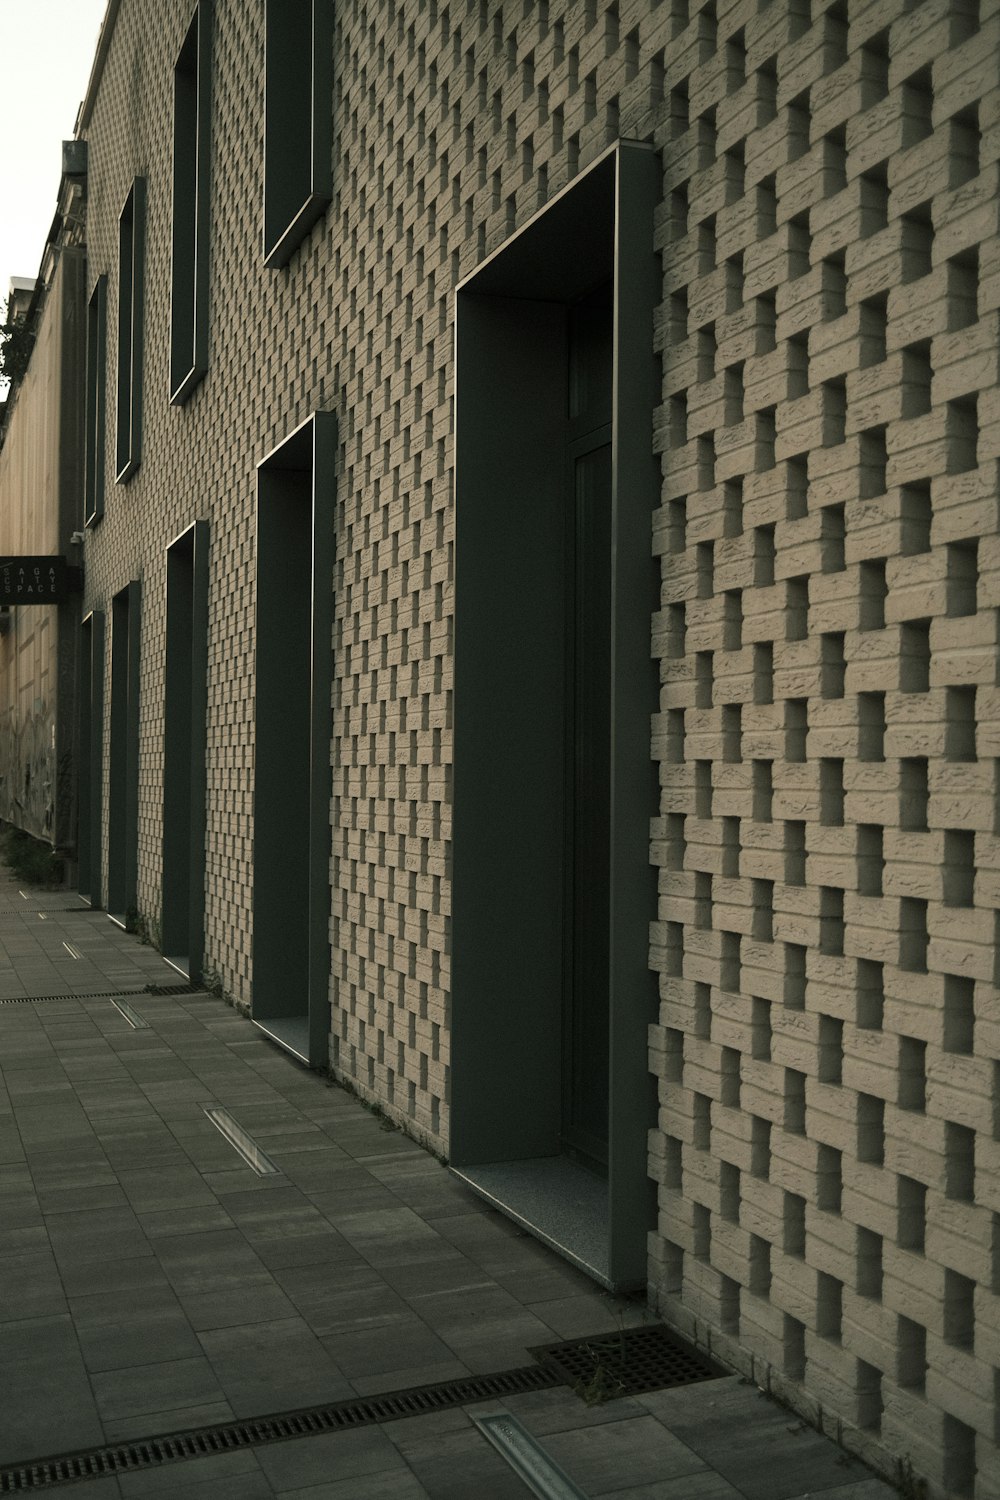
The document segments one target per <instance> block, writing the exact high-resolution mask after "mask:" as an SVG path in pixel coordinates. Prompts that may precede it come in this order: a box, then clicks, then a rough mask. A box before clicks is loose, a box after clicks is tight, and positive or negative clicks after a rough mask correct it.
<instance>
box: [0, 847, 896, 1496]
mask: <svg viewBox="0 0 1000 1500" xmlns="http://www.w3.org/2000/svg"><path fill="white" fill-rule="evenodd" d="M75 905H76V903H75V900H74V898H73V897H72V896H71V895H68V894H67V893H65V892H54V893H53V892H27V899H25V897H24V896H22V895H21V894H19V893H18V890H17V886H16V884H15V883H14V882H12V881H11V880H10V879H9V878H8V877H7V876H6V875H3V874H0V1370H2V1371H3V1386H4V1395H3V1403H2V1407H0V1464H11V1463H14V1462H16V1461H20V1460H26V1459H32V1458H41V1457H45V1456H49V1455H52V1454H56V1453H63V1452H67V1451H71V1450H77V1449H80V1448H84V1447H88V1446H93V1445H98V1444H102V1443H105V1442H109V1441H117V1440H119V1439H123V1440H131V1439H138V1438H145V1437H149V1436H151V1435H153V1434H156V1433H164V1432H170V1431H174V1430H177V1429H181V1428H187V1427H193V1426H200V1425H204V1424H209V1423H214V1422H221V1421H225V1420H228V1419H230V1418H233V1417H247V1416H253V1415H262V1414H266V1413H270V1412H277V1411H282V1410H287V1409H290V1408H295V1407H301V1406H305V1405H309V1404H314V1403H315V1404H318V1403H321V1402H329V1401H336V1400H339V1399H341V1398H345V1397H351V1396H355V1395H360V1396H366V1395H371V1394H373V1393H375V1392H380V1391H389V1390H394V1389H398V1388H400V1387H405V1386H412V1385H419V1384H424V1383H426V1382H430V1381H436V1380H445V1379H450V1378H452V1377H454V1376H459V1375H463V1374H467V1373H470V1372H472V1373H480V1372H491V1371H497V1370H502V1369H507V1368H512V1367H515V1366H521V1365H526V1364H530V1363H531V1359H530V1356H529V1355H528V1353H527V1349H528V1348H529V1347H530V1346H531V1345H535V1344H543V1343H548V1342H552V1341H553V1340H555V1339H562V1338H572V1337H577V1336H582V1335H586V1334H593V1333H600V1332H606V1331H612V1330H615V1329H617V1328H618V1327H620V1326H621V1325H622V1324H626V1325H630V1324H634V1323H637V1322H642V1321H644V1320H646V1319H647V1316H648V1315H647V1314H646V1312H645V1309H644V1307H643V1306H642V1304H641V1302H638V1301H634V1300H633V1301H630V1300H627V1299H621V1298H615V1297H611V1296H610V1295H608V1294H606V1293H604V1292H602V1291H601V1290H600V1289H599V1288H597V1287H595V1286H594V1284H593V1283H592V1282H590V1281H589V1280H588V1279H587V1278H586V1277H584V1276H583V1275H581V1274H580V1273H578V1272H577V1271H575V1270H574V1269H573V1268H572V1267H570V1266H569V1265H567V1264H566V1263H564V1262H563V1261H561V1260H560V1259H559V1258H558V1257H557V1256H556V1255H554V1254H552V1253H551V1252H550V1251H548V1250H547V1249H546V1248H545V1247H544V1246H542V1245H540V1244H538V1243H537V1242H536V1241H534V1240H533V1239H532V1238H530V1237H529V1236H526V1235H524V1234H523V1233H522V1232H521V1231H520V1230H519V1229H518V1228H517V1227H516V1226H515V1225H513V1224H511V1223H510V1222H508V1221H507V1220H506V1219H504V1218H503V1217H502V1216H501V1215H498V1214H497V1213H495V1212H493V1211H491V1210H490V1209H488V1208H487V1207H486V1206H485V1205H484V1204H483V1203H482V1202H481V1201H480V1200H479V1199H477V1198H476V1197H474V1196H473V1195H472V1194H471V1193H469V1191H468V1190H467V1189H465V1188H464V1187H462V1186H461V1185H460V1184H459V1183H458V1182H457V1181H456V1180H455V1179H454V1178H452V1177H451V1176H450V1174H449V1173H448V1172H447V1171H446V1170H445V1169H444V1168H442V1167H441V1166H440V1164H439V1163H438V1162H437V1161H436V1160H434V1158H432V1157H431V1156H430V1155H428V1154H427V1153H426V1152H424V1151H423V1150H421V1149H420V1148H419V1147H418V1146H416V1145H415V1144H414V1143H413V1142H411V1141H409V1140H408V1139H407V1138H406V1137H405V1136H403V1135H402V1134H401V1133H399V1132H398V1131H395V1130H387V1129H385V1128H384V1126H383V1125H382V1123H381V1122H380V1121H379V1119H378V1118H377V1117H376V1116H374V1115H373V1114H371V1113H370V1112H368V1111H366V1110H365V1109H363V1108H362V1107H361V1106H360V1105H359V1104H358V1103H357V1101H356V1100H354V1099H353V1098H352V1097H351V1096H350V1095H348V1094H347V1093H345V1092H344V1091H343V1090H341V1089H339V1088H337V1087H335V1086H331V1085H330V1084H329V1083H327V1082H326V1081H325V1080H324V1079H322V1078H321V1077H319V1076H318V1075H316V1074H313V1073H310V1072H308V1071H307V1070H305V1069H303V1068H301V1067H299V1066H298V1065H297V1064H296V1063H295V1062H294V1061H293V1060H292V1059H291V1058H289V1057H287V1056H286V1055H285V1054H284V1053H282V1052H281V1051H280V1050H278V1049H277V1048H276V1047H274V1046H273V1045H272V1044H271V1043H270V1042H268V1041H267V1040H265V1039H264V1037H263V1036H262V1035H261V1033H260V1032H258V1031H257V1030H256V1028H254V1027H253V1026H252V1025H251V1023H250V1022H248V1021H246V1020H244V1019H243V1018H242V1017H240V1016H239V1015H238V1014H236V1013H235V1012H234V1011H233V1010H231V1009H229V1008H228V1007H227V1006H226V1005H225V1004H224V1003H223V1002H222V1001H220V1000H217V999H215V998H214V997H212V996H210V995H204V994H201V995H181V996H177V995H162V996H160V995H151V994H147V993H141V991H142V989H143V987H144V986H146V985H149V984H159V985H170V984H176V983H177V982H178V976H177V974H176V972H175V971H174V970H173V969H171V968H170V967H169V966H168V965H167V964H166V963H165V962H164V961H163V960H162V959H161V958H160V957H159V955H157V954H156V953H155V952H154V951H153V950H152V949H150V948H148V947H143V945H142V944H141V943H140V942H139V941H138V939H136V938H135V937H132V936H130V935H128V934H125V933H123V932H122V931H121V930H120V929H119V928H117V927H116V926H115V925H114V924H113V923H112V922H111V921H110V920H109V919H108V917H107V916H106V915H104V914H103V913H101V912H92V911H90V910H88V909H87V908H86V907H83V906H82V905H81V906H80V908H79V910H76V909H69V910H67V909H66V908H73V907H75ZM110 992H117V993H120V994H124V995H127V997H128V1004H129V1005H130V1006H131V1007H132V1008H133V1009H134V1011H135V1012H137V1013H138V1015H139V1016H140V1017H141V1018H142V1019H143V1020H144V1021H145V1022H146V1023H147V1026H146V1028H144V1029H134V1028H133V1026H132V1025H131V1024H130V1023H129V1021H128V1019H127V1018H126V1017H125V1016H124V1015H123V1014H122V1013H121V1012H120V1011H119V1010H118V1009H117V1008H116V1007H115V1005H114V1004H113V1003H112V1001H111V1000H110V999H109V998H108V995H109V993H110ZM32 996H39V997H46V998H44V999H39V1000H38V1001H37V1002H36V1003H32V1001H31V999H30V998H26V997H32ZM206 1104H218V1105H222V1106H224V1107H225V1108H226V1109H228V1110H229V1111H230V1113H231V1114H232V1115H233V1116H234V1117H235V1119H236V1120H237V1121H238V1122H239V1124H240V1125H241V1126H243V1128H244V1129H246V1130H247V1131H249V1132H250V1134H251V1135H252V1136H253V1137H254V1139H255V1140H256V1141H257V1142H258V1143H259V1145H260V1146H261V1147H262V1148H263V1150H264V1151H266V1152H267V1153H268V1155H269V1156H270V1157H271V1158H272V1159H273V1161H274V1162H275V1164H276V1165H277V1166H278V1167H279V1168H280V1173H279V1174H277V1175H273V1176H258V1175H257V1174H256V1173H254V1172H253V1171H252V1170H251V1169H250V1168H249V1167H248V1166H246V1165H244V1163H243V1161H242V1160H241V1158H240V1157H239V1156H238V1155H237V1153H236V1152H235V1151H234V1149H233V1148H232V1146H230V1144H229V1143H228V1142H227V1141H226V1140H225V1139H224V1138H223V1136H222V1135H220V1134H219V1133H218V1131H217V1130H216V1129H215V1128H214V1126H213V1125H212V1124H211V1122H210V1121H209V1120H208V1119H207V1117H206V1115H205V1114H204V1106H205V1105H206ZM502 1407H503V1409H504V1410H506V1411H508V1412H510V1413H512V1414H514V1415H516V1416H517V1417H518V1418H519V1420H520V1421H521V1422H522V1423H523V1424H524V1425H525V1426H526V1427H527V1428H528V1430H529V1431H530V1432H531V1433H532V1434H533V1435H534V1436H535V1437H536V1438H537V1439H538V1441H539V1442H541V1444H542V1445H543V1447H544V1448H545V1450H546V1451H547V1452H548V1453H549V1454H550V1455H551V1456H552V1457H553V1458H554V1459H555V1460H556V1461H557V1462H558V1463H559V1464H561V1465H562V1466H563V1468H564V1469H565V1470H566V1471H567V1472H568V1473H569V1474H570V1475H571V1477H572V1478H573V1479H574V1480H575V1481H576V1483H577V1484H578V1485H579V1486H580V1487H581V1488H582V1490H583V1491H585V1493H586V1494H587V1495H590V1496H593V1497H597V1496H605V1495H614V1496H617V1497H619V1500H638V1497H640V1496H644V1497H654V1496H655V1497H657V1500H800V1497H805V1496H807V1495H808V1496H812V1497H819V1496H821V1497H823V1500H891V1496H892V1494H893V1492H892V1491H891V1490H890V1489H889V1488H888V1487H887V1486H885V1485H883V1484H881V1483H880V1482H879V1481H878V1480H876V1479H874V1478H873V1477H872V1476H871V1475H870V1474H869V1473H868V1471H867V1470H865V1469H864V1468H863V1467H862V1466H861V1465H860V1464H859V1463H857V1462H853V1461H849V1460H848V1459H847V1458H846V1456H845V1455H844V1454H842V1453H841V1452H840V1451H839V1450H838V1449H837V1448H836V1447H835V1446H834V1445H833V1444H832V1443H830V1442H829V1441H827V1440H826V1439H824V1438H821V1437H819V1436H818V1435H817V1434H815V1433H813V1432H812V1431H810V1430H809V1429H808V1428H804V1427H803V1426H802V1424H801V1423H799V1422H798V1421H797V1419H796V1418H795V1417H793V1416H791V1415H790V1414H789V1413H788V1412H786V1411H784V1410H782V1409H781V1408H780V1407H778V1406H776V1405H774V1404H773V1403H771V1402H768V1401H767V1400H766V1399H765V1398H764V1397H763V1396H762V1395H761V1394H760V1393H759V1392H757V1391H756V1390H755V1389H754V1388H753V1387H752V1386H748V1385H745V1384H743V1383H742V1382H740V1381H739V1380H737V1379H736V1378H735V1377H734V1378H727V1379H722V1380H717V1381H713V1382H709V1383H706V1384H703V1385H698V1386H693V1387H686V1388H683V1389H680V1390H675V1391H665V1392H658V1393H654V1394H652V1395H649V1396H642V1397H636V1398H631V1399H626V1400H621V1401H616V1402H610V1403H607V1404H606V1405H603V1406H598V1407H593V1408H588V1407H587V1406H586V1405H584V1404H583V1402H582V1401H580V1400H579V1398H578V1397H576V1396H575V1395H574V1394H573V1393H572V1392H570V1391H568V1390H566V1389H564V1388H563V1389H558V1390H552V1391H544V1392H539V1393H534V1394H530V1395H522V1396H516V1397H511V1398H509V1399H507V1400H505V1401H504V1402H503V1403H502ZM470 1409H471V1408H470ZM487 1409H489V1410H496V1409H498V1403H496V1402H492V1403H488V1404H487V1405H484V1406H481V1407H479V1408H475V1410H477V1411H478V1412H482V1411H485V1410H487ZM57 1492H59V1491H54V1493H57ZM66 1493H67V1495H69V1494H72V1495H73V1496H74V1497H75V1496H80V1497H86V1500H91V1497H93V1500H105V1497H107V1500H110V1497H113V1496H123V1497H136V1500H138V1497H141V1496H165V1497H175V1496H184V1497H191V1500H198V1497H203V1500H227V1497H232V1500H256V1497H258V1496H274V1495H280V1496H283V1497H285V1500H334V1497H337V1500H367V1497H372V1500H374V1497H378V1500H416V1497H421V1496H425V1497H426V1496H429V1497H431V1500H467V1497H468V1496H470V1495H475V1496H476V1497H477V1500H506V1497H511V1500H520V1497H523V1496H525V1495H527V1494H528V1493H529V1491H528V1490H527V1488H526V1487H525V1485H524V1484H523V1483H522V1481H521V1480H520V1479H519V1478H518V1477H517V1476H516V1475H515V1474H514V1472H513V1471H512V1469H511V1468H509V1467H508V1465H507V1464H506V1462H505V1461H504V1460H503V1459H502V1458H501V1457H500V1456H499V1454H497V1453H496V1452H495V1450H494V1449H493V1448H492V1447H491V1446H490V1445H489V1444H488V1443H487V1442H486V1441H485V1439H484V1438H483V1437H482V1436H481V1435H480V1432H479V1430H478V1429H477V1428H476V1427H474V1426H473V1424H472V1422H471V1419H470V1417H469V1414H468V1410H461V1409H454V1410H451V1411H447V1412H443V1413H438V1414H435V1415H431V1416H424V1417H415V1418H409V1419H406V1420H400V1421H394V1422H389V1423H385V1424H382V1425H380V1426H374V1427H367V1428H363V1429H359V1430H357V1431H348V1432H340V1433H335V1434H330V1435H324V1436H321V1437H310V1438H302V1439H296V1440H293V1441H288V1442H282V1443H275V1444H271V1445H267V1446H260V1447H258V1448H255V1449H247V1450H241V1451H238V1452H234V1453H228V1454H224V1455H221V1456H218V1457H211V1458H205V1459H197V1460H192V1461H190V1462H186V1463H182V1464H174V1465H170V1466H166V1467H164V1468H162V1469H159V1470H157V1469H151V1470H148V1471H145V1472H137V1473H135V1474H131V1475H127V1476H122V1477H120V1478H112V1479H100V1480H92V1481H84V1482H82V1483H77V1484H74V1485H73V1486H72V1487H71V1488H70V1487H67V1489H66Z"/></svg>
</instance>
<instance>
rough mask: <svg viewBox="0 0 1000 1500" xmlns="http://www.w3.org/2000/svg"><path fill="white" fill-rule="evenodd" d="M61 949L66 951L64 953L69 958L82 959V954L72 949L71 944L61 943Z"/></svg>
mask: <svg viewBox="0 0 1000 1500" xmlns="http://www.w3.org/2000/svg"><path fill="white" fill-rule="evenodd" d="M63 947H64V948H65V949H66V952H67V953H68V954H69V956H70V958H82V957H83V954H82V953H81V952H80V951H79V950H78V949H77V948H74V947H73V944H72V943H63Z"/></svg>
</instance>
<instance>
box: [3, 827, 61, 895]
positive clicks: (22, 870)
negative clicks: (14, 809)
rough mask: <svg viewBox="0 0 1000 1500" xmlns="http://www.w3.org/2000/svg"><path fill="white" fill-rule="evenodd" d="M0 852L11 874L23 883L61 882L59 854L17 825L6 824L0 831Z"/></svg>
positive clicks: (57, 883) (47, 883)
mask: <svg viewBox="0 0 1000 1500" xmlns="http://www.w3.org/2000/svg"><path fill="white" fill-rule="evenodd" d="M0 855H2V857H3V860H4V863H5V864H6V866H7V868H8V869H9V870H10V872H11V874H12V875H16V877H17V879H18V880H23V881H24V882H25V884H27V885H62V882H63V861H62V859H61V857H60V856H59V855H58V854H56V853H55V851H54V850H53V849H52V848H51V846H50V845H49V844H43V843H42V841H41V839H36V838H32V836H31V834H30V833H25V832H24V830H23V829H21V828H12V827H11V826H10V825H9V824H8V825H7V827H6V828H4V830H3V832H2V833H0Z"/></svg>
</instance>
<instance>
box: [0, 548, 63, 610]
mask: <svg viewBox="0 0 1000 1500" xmlns="http://www.w3.org/2000/svg"><path fill="white" fill-rule="evenodd" d="M73 571H75V570H73ZM70 572H71V570H70V569H69V568H67V566H66V559H65V557H0V605H10V604H59V603H60V602H61V601H62V600H63V599H65V598H66V596H67V594H68V593H69V591H70V577H69V575H70Z"/></svg>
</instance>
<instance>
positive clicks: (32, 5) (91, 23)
mask: <svg viewBox="0 0 1000 1500" xmlns="http://www.w3.org/2000/svg"><path fill="white" fill-rule="evenodd" d="M106 5H107V0H28V3H27V4H26V3H25V0H0V48H2V56H3V62H4V67H3V84H2V87H0V303H3V302H6V300H7V288H8V285H9V282H10V278H11V277H12V276H37V274H38V267H39V263H40V262H41V259H42V251H43V249H44V248H45V238H46V235H47V234H48V232H49V228H50V226H51V224H52V219H53V216H54V214H55V211H56V206H57V200H58V197H59V178H60V173H61V171H62V151H61V143H62V142H63V141H68V140H71V139H72V137H73V127H74V125H75V124H76V115H77V110H78V108H79V106H80V101H81V100H82V99H83V96H84V94H85V93H86V90H87V80H88V78H89V77H90V65H91V63H92V62H93V60H94V52H95V50H96V48H97V36H98V33H99V31H100V28H101V20H102V18H103V16H104V12H105V9H106Z"/></svg>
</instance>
